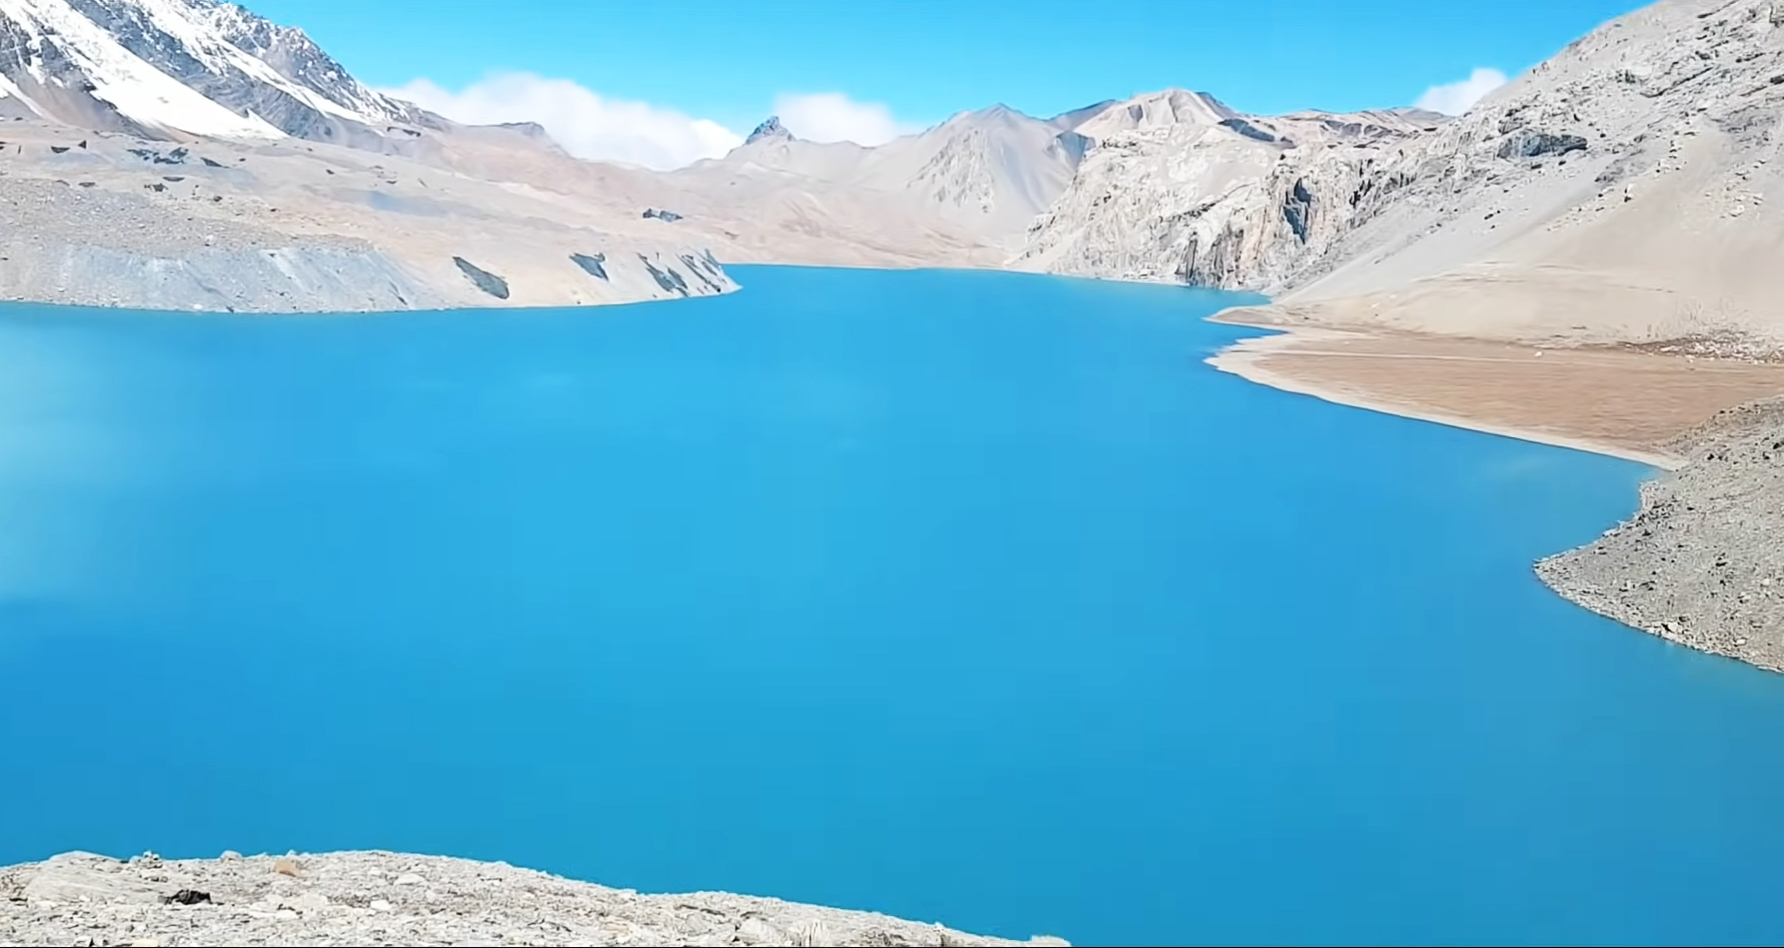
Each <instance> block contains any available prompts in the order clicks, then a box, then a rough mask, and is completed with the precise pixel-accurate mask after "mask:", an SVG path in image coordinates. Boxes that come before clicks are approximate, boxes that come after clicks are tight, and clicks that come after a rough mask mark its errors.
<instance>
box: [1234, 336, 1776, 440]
mask: <svg viewBox="0 0 1784 948" xmlns="http://www.w3.org/2000/svg"><path fill="white" fill-rule="evenodd" d="M1217 320H1218V321H1222V322H1236V321H1235V320H1226V319H1218V317H1217ZM1243 325H1250V324H1243ZM1258 328H1263V329H1272V330H1277V331H1278V332H1279V334H1278V335H1273V336H1263V337H1258V338H1253V339H1247V340H1244V341H1241V342H1239V343H1238V344H1236V345H1233V346H1230V347H1228V348H1227V349H1225V350H1223V351H1221V352H1220V353H1218V354H1217V355H1215V356H1214V357H1212V358H1210V359H1209V360H1208V363H1209V364H1210V365H1213V366H1214V367H1215V368H1217V369H1220V370H1221V371H1224V372H1231V373H1233V374H1235V375H1238V376H1240V377H1242V378H1245V379H1249V380H1250V381H1253V382H1257V383H1259V384H1262V385H1268V386H1270V387H1272V388H1278V389H1282V390H1284V391H1290V392H1297V393H1301V394H1305V395H1312V396H1315V397H1317V398H1322V399H1325V400H1326V401H1330V402H1335V403H1338V404H1342V405H1351V406H1355V407H1358V408H1367V409H1371V410H1374V411H1381V412H1387V413H1389V414H1394V415H1401V416H1404V417H1408V418H1417V419H1420V420H1424V421H1431V422H1437V423H1439V424H1446V425H1454V426H1457V427H1461V428H1468V429H1471V430H1474V431H1481V432H1486V433H1490V434H1496V435H1503V436H1506V437H1512V438H1520V439H1523V440H1526V441H1534V442H1539V443H1542V444H1552V445H1557V446H1560V447H1567V448H1575V449H1578V450H1583V451H1592V452H1595V453H1599V454H1608V455H1612V456H1614V457H1620V458H1626V459H1628V460H1632V461H1638V462H1641V463H1644V464H1651V465H1654V466H1655V467H1660V468H1664V469H1673V468H1677V467H1678V466H1679V465H1680V464H1681V463H1682V460H1681V459H1680V458H1679V457H1678V456H1677V455H1676V454H1675V453H1674V452H1673V451H1672V450H1671V449H1670V446H1671V445H1672V443H1673V442H1674V441H1675V440H1676V439H1677V438H1678V437H1679V436H1680V435H1681V434H1683V433H1684V432H1686V431H1689V430H1691V429H1692V428H1694V427H1696V426H1698V425H1701V424H1703V423H1704V422H1706V421H1708V420H1709V419H1710V418H1712V417H1713V416H1715V415H1716V413H1717V412H1719V411H1723V410H1725V409H1728V408H1732V407H1734V406H1737V405H1742V404H1746V403H1749V402H1753V401H1756V400H1759V399H1763V398H1768V397H1771V396H1775V395H1779V394H1784V365H1779V364H1770V363H1762V364H1754V363H1751V362H1742V361H1733V360H1716V359H1705V358H1693V357H1688V356H1675V355H1659V354H1654V353H1648V352H1641V351H1636V350H1632V349H1631V350H1625V349H1541V348H1536V347H1533V346H1528V345H1517V344H1509V343H1501V342H1486V341H1478V340H1470V339H1459V338H1450V337H1436V336H1417V335H1410V334H1408V335H1399V334H1378V333H1360V332H1349V331H1340V330H1332V329H1315V328H1301V327H1295V328H1291V329H1288V330H1286V331H1283V330H1282V329H1281V327H1276V326H1260V327H1258Z"/></svg>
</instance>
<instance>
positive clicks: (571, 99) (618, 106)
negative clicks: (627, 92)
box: [380, 73, 743, 169]
mask: <svg viewBox="0 0 1784 948" xmlns="http://www.w3.org/2000/svg"><path fill="white" fill-rule="evenodd" d="M380 91H382V92H384V93H385V94H387V95H391V96H394V97H396V98H399V99H407V100H409V101H410V102H414V103H415V104H417V105H419V106H421V107H422V108H424V109H429V110H431V111H434V112H438V113H439V114H441V115H444V116H446V117H447V118H449V119H452V120H453V121H456V122H464V123H465V124H468V125H494V124H499V123H502V122H537V123H539V124H540V125H543V126H544V127H545V130H546V131H547V132H550V133H551V137H552V138H554V139H556V140H557V142H558V144H560V145H562V146H564V150H566V151H568V152H569V153H570V154H572V155H575V156H577V157H578V158H592V159H601V160H608V161H622V162H626V163H629V164H635V165H643V166H645V167H647V168H662V169H668V168H679V167H681V166H683V165H686V164H688V163H690V162H693V161H698V160H699V159H701V158H716V157H718V156H720V155H723V154H724V153H725V152H727V151H730V150H731V149H732V148H735V147H737V146H738V145H740V144H742V143H743V136H741V135H739V134H737V133H736V132H733V131H731V130H730V129H728V128H725V127H724V126H723V125H720V124H718V123H717V122H714V121H711V120H709V119H697V118H689V117H688V116H686V115H683V114H681V113H680V112H677V111H674V110H673V109H662V108H657V107H656V106H653V105H650V104H649V103H645V102H627V101H623V100H620V99H610V98H606V97H604V96H602V95H600V94H599V93H596V92H594V91H592V90H589V89H586V88H583V87H582V86H580V85H577V84H576V83H575V82H572V81H570V80H568V79H547V78H544V77H542V76H535V75H531V74H529V73H498V74H494V75H491V76H489V77H487V78H485V79H483V80H482V81H480V82H477V83H474V84H472V85H470V86H467V87H466V88H464V89H462V90H460V91H458V92H453V91H451V90H448V89H443V88H441V87H440V86H438V85H436V84H434V83H433V82H432V81H430V80H427V79H416V80H414V81H412V82H410V83H409V84H408V85H406V86H403V87H401V88H398V89H384V90H380Z"/></svg>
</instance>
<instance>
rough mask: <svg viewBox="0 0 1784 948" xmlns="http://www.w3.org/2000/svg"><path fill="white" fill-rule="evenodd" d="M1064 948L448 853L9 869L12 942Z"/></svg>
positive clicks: (148, 860) (64, 860)
mask: <svg viewBox="0 0 1784 948" xmlns="http://www.w3.org/2000/svg"><path fill="white" fill-rule="evenodd" d="M1024 944H1026V945H1065V944H1068V943H1067V942H1065V941H1062V940H1060V939H1057V938H1048V937H1037V938H1033V939H1030V940H1029V941H1026V942H1018V941H1008V940H1002V939H996V938H985V937H980V936H976V935H968V934H965V933H963V932H957V931H953V930H951V929H947V928H943V927H942V926H940V925H925V924H921V923H918V922H908V921H903V920H900V919H896V918H890V917H887V916H884V915H876V914H873V913H869V912H851V911H843V910H840V909H832V908H821V907H818V906H813V905H798V904H794V903H791V902H782V901H778V900H776V899H764V898H751V897H747V896H738V895H729V894H725V893H713V892H702V893H696V894H692V895H640V894H639V893H637V892H633V891H631V890H629V889H610V888H607V887H605V886H599V885H593V884H591V883H586V882H573V881H570V880H568V879H562V878H558V877H556V876H550V875H546V874H544V873H541V872H534V871H531V870H527V869H517V868H515V867H513V866H509V865H507V864H505V863H485V862H473V861H470V860H465V859H450V858H444V857H437V856H411V855H400V854H395V853H384V852H346V853H330V854H327V855H310V856H299V855H289V856H279V857H274V856H253V857H243V856H240V855H237V854H235V853H225V854H223V856H222V857H221V858H219V859H198V860H163V859H161V858H159V857H157V856H155V855H153V854H145V855H142V856H137V857H135V858H132V859H130V860H128V861H120V860H116V859H111V858H109V857H105V856H97V855H93V854H91V853H66V854H63V855H60V856H56V857H54V858H52V859H49V860H47V861H45V862H42V863H31V864H25V865H19V866H12V867H9V868H6V869H0V945H141V946H176V945H359V946H365V945H1024Z"/></svg>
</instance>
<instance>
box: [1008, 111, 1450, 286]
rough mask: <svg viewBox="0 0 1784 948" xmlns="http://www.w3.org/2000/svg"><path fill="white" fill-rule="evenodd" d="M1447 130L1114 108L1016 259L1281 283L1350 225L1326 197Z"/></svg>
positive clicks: (1213, 280)
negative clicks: (1374, 164) (1282, 274)
mask: <svg viewBox="0 0 1784 948" xmlns="http://www.w3.org/2000/svg"><path fill="white" fill-rule="evenodd" d="M1438 121H1441V117H1439V116H1432V115H1426V114H1422V113H1413V112H1409V111H1389V112H1372V113H1362V114H1357V115H1328V114H1324V113H1317V112H1305V113H1298V114H1295V115H1286V116H1277V117H1269V118H1266V117H1261V116H1249V115H1242V114H1240V113H1238V112H1236V111H1234V110H1233V109H1231V108H1228V107H1227V106H1226V105H1225V104H1223V103H1221V102H1220V101H1218V100H1216V99H1214V98H1213V97H1211V96H1208V95H1206V94H1202V93H1192V92H1184V91H1182V90H1168V91H1165V92H1160V93H1154V94H1150V95H1144V96H1138V97H1136V98H1134V99H1131V100H1129V101H1127V102H1123V103H1117V104H1115V105H1113V106H1111V107H1109V108H1107V109H1104V110H1102V111H1101V112H1100V113H1098V114H1097V115H1095V116H1094V117H1092V118H1090V119H1088V120H1086V121H1084V122H1083V123H1082V124H1080V125H1079V126H1078V131H1079V132H1080V133H1081V134H1083V135H1085V136H1087V137H1089V138H1090V139H1092V140H1093V141H1094V142H1095V148H1094V149H1093V150H1092V151H1091V152H1090V154H1089V156H1088V157H1086V158H1085V160H1084V162H1083V164H1082V165H1081V166H1080V168H1079V169H1078V174H1077V176H1076V177H1075V178H1074V180H1073V181H1072V183H1071V185H1070V187H1069V188H1067V189H1066V191H1065V192H1064V194H1063V195H1062V196H1061V197H1060V198H1059V199H1058V200H1057V201H1056V202H1055V203H1054V204H1053V205H1052V206H1051V207H1050V208H1049V209H1048V210H1047V211H1046V212H1045V213H1044V214H1042V215H1040V217H1039V219H1038V220H1036V221H1035V222H1034V223H1033V225H1032V226H1031V227H1030V229H1029V231H1028V234H1027V242H1026V246H1025V247H1024V248H1023V249H1022V251H1021V252H1020V253H1019V254H1018V255H1017V256H1016V258H1015V260H1014V264H1015V265H1016V266H1019V267H1025V268H1030V269H1041V270H1047V271H1050V272H1055V273H1072V274H1081V275H1086V276H1107V277H1116V278H1120V279H1141V280H1172V281H1179V282H1184V283H1190V284H1193V285H1198V286H1218V287H1226V288H1235V289H1236V288H1245V289H1270V288H1273V287H1272V286H1270V284H1271V282H1272V281H1273V279H1274V278H1275V276H1276V274H1277V272H1278V271H1281V270H1285V269H1288V268H1290V267H1291V266H1292V265H1293V263H1294V262H1295V261H1298V260H1300V259H1301V258H1304V257H1305V256H1307V255H1308V249H1307V248H1308V246H1309V245H1310V244H1317V243H1318V242H1319V241H1321V240H1322V239H1329V238H1328V237H1327V233H1328V232H1329V231H1332V230H1333V229H1334V228H1336V227H1338V226H1340V225H1341V223H1342V222H1341V220H1334V217H1335V215H1334V213H1333V211H1332V210H1331V209H1330V208H1328V206H1327V204H1328V201H1327V200H1326V199H1325V197H1324V195H1326V194H1330V193H1340V192H1343V193H1348V192H1344V189H1345V188H1346V187H1350V188H1354V187H1356V186H1357V184H1358V182H1359V181H1360V179H1361V177H1362V175H1363V173H1364V169H1365V168H1367V167H1368V166H1369V163H1370V162H1371V161H1372V160H1375V159H1377V158H1379V156H1380V155H1381V154H1382V153H1383V151H1384V150H1386V149H1393V148H1397V147H1400V146H1401V145H1403V144H1404V143H1405V142H1407V141H1409V140H1412V139H1413V138H1414V137H1415V136H1416V135H1418V134H1419V133H1420V131H1421V130H1422V129H1424V128H1431V127H1434V123H1435V122H1438Z"/></svg>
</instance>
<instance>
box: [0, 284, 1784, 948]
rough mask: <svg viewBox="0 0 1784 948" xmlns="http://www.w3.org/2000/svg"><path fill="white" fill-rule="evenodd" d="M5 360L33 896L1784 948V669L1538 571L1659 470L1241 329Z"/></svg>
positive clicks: (1151, 321)
mask: <svg viewBox="0 0 1784 948" xmlns="http://www.w3.org/2000/svg"><path fill="white" fill-rule="evenodd" d="M738 275H739V277H740V278H741V281H742V282H743V284H744V285H745V287H746V289H745V291H744V292H742V293H740V294H737V295H733V296H729V297H725V298H721V299H710V300H697V301H691V302H686V303H677V304H661V305H658V304H652V305H643V306H632V307H623V308H618V309H607V310H599V311H590V310H580V311H555V312H465V313H448V314H409V315H394V316H380V317H364V318H266V319H255V318H244V317H232V318H222V317H195V316H177V315H147V314H128V313H122V314H121V313H92V312H70V311H61V310H52V309H48V308H33V307H22V308H11V309H7V310H4V311H0V862H13V861H19V860H25V859H34V858H41V857H43V856H47V855H49V854H51V853H54V852H57V851H61V850H67V849H74V848H82V849H90V850H98V851H102V852H109V853H113V854H118V855H127V854H130V853H133V852H140V851H142V850H145V849H153V850H155V851H157V852H160V853H162V854H164V855H179V856H213V855H215V854H217V853H218V852H220V851H222V850H224V849H237V850H247V851H277V852H283V851H284V850H286V849H298V850H310V851H316V850H328V849H339V848H385V849H394V850H413V851H422V852H431V853H446V854H454V855H464V856H470V857H478V858H485V859H503V860H507V861H510V862H513V863H516V864H520V865H528V866H536V867H540V868H545V869H548V870H552V871H556V872H560V873H564V874H568V875H571V876H577V877H583V878H589V879H594V880H598V881H603V882H607V883H609V884H614V885H621V886H633V887H638V888H641V889H647V890H690V889H728V890H736V891H743V892H750V893H758V894H769V895H775V896H780V897H784V898H788V899H796V900H804V901H812V902H821V903H829V904H835V905H840V906H845V907H858V908H869V909H877V910H882V911H886V912H889V913H893V914H897V915H902V916H907V917H912V918H917V919H924V920H943V921H945V922H947V923H948V924H950V925H952V926H956V927H961V928H966V929H969V930H980V931H987V932H994V933H1001V934H1006V935H1011V936H1017V937H1026V936H1027V935H1030V934H1034V933H1037V932H1049V933H1053V934H1058V935H1061V936H1064V937H1067V938H1070V939H1072V940H1074V941H1076V942H1077V943H1079V944H1096V943H1103V944H1109V943H1122V944H1138V943H1171V942H1177V943H1181V942H1183V941H1202V942H1225V943H1271V942H1282V941H1290V942H1324V943H1367V942H1403V943H1415V942H1429V941H1437V942H1472V943H1545V942H1557V941H1560V942H1598V943H1607V944H1613V943H1654V942H1669V941H1673V942H1682V941H1693V942H1741V941H1745V942H1752V943H1775V942H1776V941H1778V940H1779V939H1784V916H1781V915H1780V914H1779V913H1778V912H1777V911H1776V910H1775V908H1774V905H1775V902H1776V898H1777V884H1776V878H1777V876H1776V871H1775V870H1776V867H1777V866H1778V864H1779V861H1780V859H1781V858H1784V857H1781V856H1780V854H1781V853H1784V753H1781V751H1784V678H1781V677H1776V676H1768V675H1765V674H1762V673H1760V672H1757V671H1754V670H1751V669H1748V668H1745V667H1743V666H1738V665H1735V664H1732V663H1728V662H1725V661H1721V660H1717V659H1712V658H1708V657H1705V656H1702V655H1698V654H1695V653H1692V652H1688V651H1685V650H1683V649H1679V648H1675V647H1672V646H1668V645H1666V644H1664V643H1662V642H1660V641H1658V640H1655V639H1652V638H1649V637H1647V636H1643V635H1640V634H1638V633H1635V632H1630V631H1627V630H1624V629H1622V628H1620V627H1618V626H1616V625H1614V624H1612V623H1609V622H1607V621H1604V620H1601V619H1598V618H1596V617H1594V616H1591V615H1589V614H1587V613H1585V612H1583V611H1581V610H1578V609H1576V608H1574V607H1572V606H1570V605H1568V604H1567V603H1565V602H1563V601H1562V600H1560V599H1558V598H1556V597H1554V596H1553V595H1551V594H1550V593H1549V592H1548V591H1547V590H1545V589H1544V588H1543V587H1542V586H1541V585H1539V584H1538V583H1537V581H1536V580H1535V579H1534V578H1533V576H1532V574H1531V571H1530V563H1531V561H1532V560H1534V559H1535V558H1537V557H1539V556H1541V555H1543V554H1546V553H1549V552H1552V551H1556V550H1559V549H1562V548H1564V547H1568V546H1571V545H1573V544H1575V543H1578V542H1581V541H1584V540H1586V539H1588V538H1590V537H1591V536H1593V535H1594V534H1595V533H1596V532H1597V531H1599V530H1602V529H1604V528H1605V527H1607V526H1609V525H1610V524H1611V523H1613V522H1614V521H1616V520H1617V519H1618V518H1620V517H1621V516H1624V515H1625V514H1627V513H1628V511H1629V510H1630V509H1631V508H1632V506H1633V504H1634V499H1635V485H1636V484H1637V482H1638V481H1639V480H1640V479H1641V478H1642V477H1643V476H1645V473H1646V472H1645V471H1644V470H1643V469H1641V468H1639V467H1638V466H1636V465H1632V464H1627V463H1624V462H1620V461H1616V460H1611V459H1606V458H1601V457H1595V456H1590V455H1585V454H1579V453H1573V452H1568V451H1563V450H1558V449H1551V448H1546V447H1540V446H1535V445H1530V444H1525V443H1521V442H1517V441H1511V440H1504V439H1497V438H1492V437H1486V436H1481V435H1476V434H1472V433H1468V432H1462V431H1458V430H1454V429H1448V428H1443V427H1438V426H1433V425H1427V424H1422V423H1418V422H1412V421H1407V420H1403V419H1396V418H1390V417H1386V416H1381V415H1376V414H1371V413H1366V412H1362V411H1355V410H1351V409H1345V408H1338V407H1335V406H1332V405H1328V404H1325V403H1322V402H1318V401H1315V400H1312V399H1308V398H1302V397H1297V396H1291V395H1286V394H1283V393H1280V392H1276V391H1272V390H1268V389H1264V388H1261V387H1257V386H1253V385H1250V384H1249V383H1246V382H1243V381H1241V380H1239V379H1236V378H1233V377H1231V376H1226V375H1223V374H1220V373H1217V372H1215V371H1213V370H1212V369H1209V368H1207V367H1206V366H1204V365H1202V364H1201V359H1202V358H1203V357H1204V356H1205V355H1206V354H1208V353H1209V352H1211V351H1213V350H1215V349H1217V348H1218V347H1220V346H1222V345H1223V344H1225V343H1227V342H1229V341H1230V340H1233V339H1235V338H1238V337H1240V336H1241V335H1244V334H1246V333H1247V332H1248V331H1247V330H1240V329H1235V328H1232V327H1221V326H1215V325H1211V324H1207V323H1204V322H1202V321H1201V319H1200V317H1201V316H1203V315H1204V314H1206V313H1207V312H1209V311H1211V310H1212V309H1213V308H1215V307H1217V306H1218V305H1219V304H1220V302H1221V299H1222V298H1220V297H1217V296H1215V295H1212V294H1205V293H1197V292H1192V291H1185V290H1180V289H1172V288H1164V287H1144V286H1122V285H1108V284H1096V283H1089V282H1077V281H1068V280H1060V279H1050V278H1040V277H1028V276H1017V275H1008V274H984V273H978V274H975V273H937V272H928V273H925V272H914V273H873V272H849V271H812V270H797V269H784V270H783V269H758V268H741V269H739V271H738Z"/></svg>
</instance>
